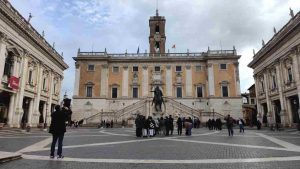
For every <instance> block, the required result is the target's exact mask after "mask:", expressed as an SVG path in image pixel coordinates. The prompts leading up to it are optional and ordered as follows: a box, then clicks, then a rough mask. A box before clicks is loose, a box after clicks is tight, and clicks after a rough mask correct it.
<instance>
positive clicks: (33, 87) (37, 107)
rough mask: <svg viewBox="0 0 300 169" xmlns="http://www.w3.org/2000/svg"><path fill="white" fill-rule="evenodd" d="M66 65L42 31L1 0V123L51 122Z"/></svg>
mask: <svg viewBox="0 0 300 169" xmlns="http://www.w3.org/2000/svg"><path fill="white" fill-rule="evenodd" d="M67 68H68V66H67V65H66V63H65V62H64V61H63V57H62V56H61V55H60V54H58V53H57V52H56V50H55V49H54V48H53V47H52V46H50V45H49V43H48V42H47V41H46V40H45V39H44V37H43V35H40V34H39V33H38V32H37V31H36V30H35V29H34V28H33V27H32V25H31V24H30V23H29V22H28V20H26V19H24V18H23V17H22V16H21V15H20V13H19V12H18V11H17V10H16V9H15V8H14V7H13V6H12V5H11V4H10V3H9V2H8V1H7V0H0V82H1V83H0V123H1V126H2V125H3V124H6V125H7V126H9V127H20V126H22V127H27V126H32V127H37V126H41V125H42V124H43V123H45V122H47V123H48V124H49V122H50V114H51V113H50V111H51V110H52V108H53V106H54V105H55V104H59V99H60V90H61V82H62V79H63V71H64V70H65V69H67Z"/></svg>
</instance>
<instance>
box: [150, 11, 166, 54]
mask: <svg viewBox="0 0 300 169" xmlns="http://www.w3.org/2000/svg"><path fill="white" fill-rule="evenodd" d="M165 24H166V19H165V17H163V16H159V14H158V10H156V16H151V17H150V19H149V27H150V35H149V46H150V53H165V44H166V35H165Z"/></svg>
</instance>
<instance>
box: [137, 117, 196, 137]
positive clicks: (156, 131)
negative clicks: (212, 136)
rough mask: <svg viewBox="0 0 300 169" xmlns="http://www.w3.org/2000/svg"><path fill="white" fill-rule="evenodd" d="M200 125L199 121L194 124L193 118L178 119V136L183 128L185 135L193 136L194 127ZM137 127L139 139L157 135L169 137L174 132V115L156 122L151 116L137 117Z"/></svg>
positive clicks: (158, 119)
mask: <svg viewBox="0 0 300 169" xmlns="http://www.w3.org/2000/svg"><path fill="white" fill-rule="evenodd" d="M195 123H196V125H195ZM198 124H199V125H200V120H199V119H198V120H194V123H193V120H192V118H191V117H189V118H187V119H185V118H181V117H178V119H177V121H176V125H177V134H178V135H181V134H182V128H185V129H186V130H185V134H186V135H191V134H192V128H193V126H194V127H199V125H198ZM135 125H136V136H137V137H153V136H155V135H163V136H169V135H173V132H174V119H173V117H172V115H169V116H165V117H164V118H163V117H161V118H157V119H155V120H154V119H153V118H152V117H151V116H148V118H146V117H145V116H143V115H137V118H136V119H135Z"/></svg>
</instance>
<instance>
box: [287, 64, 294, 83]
mask: <svg viewBox="0 0 300 169" xmlns="http://www.w3.org/2000/svg"><path fill="white" fill-rule="evenodd" d="M288 78H289V79H288V81H289V82H292V81H293V74H292V68H291V67H289V68H288Z"/></svg>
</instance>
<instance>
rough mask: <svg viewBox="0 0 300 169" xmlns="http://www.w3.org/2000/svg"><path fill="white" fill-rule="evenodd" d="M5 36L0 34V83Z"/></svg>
mask: <svg viewBox="0 0 300 169" xmlns="http://www.w3.org/2000/svg"><path fill="white" fill-rule="evenodd" d="M6 41H7V36H6V35H5V34H4V33H1V32H0V83H1V82H2V77H3V73H4V66H5V58H6V56H5V54H6Z"/></svg>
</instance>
